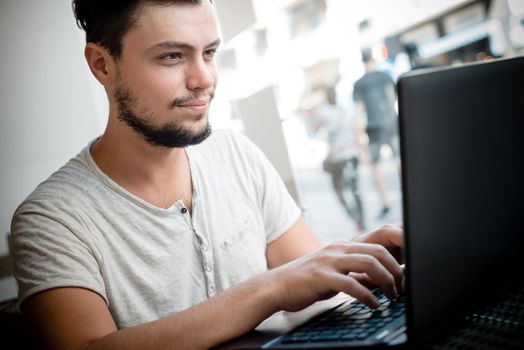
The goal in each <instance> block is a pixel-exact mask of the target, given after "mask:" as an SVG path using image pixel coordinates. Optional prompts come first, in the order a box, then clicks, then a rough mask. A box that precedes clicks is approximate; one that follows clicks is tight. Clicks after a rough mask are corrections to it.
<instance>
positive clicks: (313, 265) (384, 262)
mask: <svg viewBox="0 0 524 350" xmlns="http://www.w3.org/2000/svg"><path fill="white" fill-rule="evenodd" d="M359 240H360V241H359ZM401 243H402V230H401V229H400V228H398V227H393V226H391V227H390V226H387V227H382V228H381V229H378V230H376V231H373V232H370V233H368V234H365V235H362V236H359V238H358V239H355V240H354V241H350V242H337V243H333V244H330V245H328V246H326V247H324V248H322V249H320V250H318V251H316V252H314V253H312V254H310V255H306V256H304V257H302V258H299V259H296V260H294V261H291V262H290V263H288V264H285V265H282V266H280V267H278V268H275V269H273V270H270V271H269V272H268V277H270V278H271V279H272V281H271V282H270V283H275V284H274V285H275V287H276V288H277V291H276V292H275V294H274V297H275V298H276V299H275V300H276V304H277V306H278V309H280V310H286V311H297V310H301V309H303V308H305V307H306V306H309V305H311V304H312V303H314V302H315V301H317V300H322V299H327V298H330V297H332V296H334V295H335V294H337V293H338V292H344V293H346V294H349V295H351V296H354V297H355V298H356V299H358V300H360V301H361V302H363V303H364V304H366V305H368V306H369V307H372V308H377V307H378V306H379V302H378V300H377V299H376V297H375V296H374V295H373V293H372V292H371V291H370V290H369V289H368V288H367V287H366V283H369V284H373V285H376V286H378V287H379V288H380V289H381V290H382V291H383V292H384V293H385V294H386V295H387V296H388V297H389V298H391V299H394V298H396V297H397V294H398V292H397V286H401V285H402V283H403V274H402V268H401V267H400V265H399V263H398V262H397V260H396V259H395V258H394V257H393V255H391V253H390V252H389V251H388V249H386V247H388V248H394V247H397V248H398V247H400V246H401Z"/></svg>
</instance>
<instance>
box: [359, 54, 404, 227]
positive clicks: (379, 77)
mask: <svg viewBox="0 0 524 350" xmlns="http://www.w3.org/2000/svg"><path fill="white" fill-rule="evenodd" d="M362 61H363V62H364V65H365V73H364V75H363V76H362V77H361V78H360V79H358V80H357V81H356V82H355V84H354V87H353V99H354V100H355V104H356V111H357V117H358V118H359V120H361V121H363V120H365V122H361V123H362V124H363V125H365V131H366V134H367V140H366V138H365V137H359V139H361V140H362V139H364V140H366V141H367V143H368V148H369V154H370V156H371V171H372V173H373V178H374V179H375V184H376V186H377V190H378V193H379V196H380V200H381V202H382V209H381V210H380V213H379V215H378V219H379V220H381V219H383V218H385V217H386V216H387V215H388V213H389V211H390V203H389V199H388V196H387V193H386V186H385V184H384V178H383V176H382V173H381V170H380V167H379V160H380V149H381V148H382V145H389V146H390V148H391V150H392V152H393V155H394V156H398V153H399V147H398V134H397V121H396V111H395V100H396V85H395V82H394V81H393V79H392V78H391V77H390V76H389V74H387V73H385V72H381V71H379V70H377V69H376V68H375V61H374V59H373V56H372V54H371V50H369V49H364V50H362ZM361 129H364V128H361ZM397 166H398V167H399V168H400V166H399V165H398V164H397Z"/></svg>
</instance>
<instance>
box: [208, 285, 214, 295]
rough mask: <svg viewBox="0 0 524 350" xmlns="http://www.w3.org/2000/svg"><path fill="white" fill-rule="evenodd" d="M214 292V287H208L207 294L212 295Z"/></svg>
mask: <svg viewBox="0 0 524 350" xmlns="http://www.w3.org/2000/svg"><path fill="white" fill-rule="evenodd" d="M214 292H215V287H213V286H211V287H209V294H211V293H214Z"/></svg>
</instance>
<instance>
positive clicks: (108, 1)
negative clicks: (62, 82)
mask: <svg viewBox="0 0 524 350" xmlns="http://www.w3.org/2000/svg"><path fill="white" fill-rule="evenodd" d="M146 2H151V3H157V4H175V3H190V4H194V5H200V4H201V3H202V0H73V2H72V6H73V12H74V14H75V18H76V24H77V25H78V27H79V28H81V29H83V30H84V31H85V32H86V42H93V43H96V44H99V45H101V46H103V47H105V48H106V49H108V50H109V53H110V54H111V55H112V56H113V57H115V58H119V57H120V55H121V53H122V38H123V37H124V35H125V34H126V33H127V32H128V31H129V29H130V28H131V27H132V26H133V24H135V22H136V20H137V18H136V12H137V9H138V8H139V6H140V5H141V4H143V3H146Z"/></svg>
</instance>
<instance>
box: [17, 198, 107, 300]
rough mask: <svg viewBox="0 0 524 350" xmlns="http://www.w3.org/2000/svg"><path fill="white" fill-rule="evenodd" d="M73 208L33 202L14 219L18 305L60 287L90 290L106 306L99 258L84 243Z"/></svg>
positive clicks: (52, 203) (50, 201)
mask: <svg viewBox="0 0 524 350" xmlns="http://www.w3.org/2000/svg"><path fill="white" fill-rule="evenodd" d="M72 207H73V206H71V205H69V206H68V205H65V204H59V203H58V202H57V201H55V200H52V199H40V200H38V199H37V200H30V201H28V202H25V203H24V204H23V205H22V206H21V207H20V208H19V209H18V210H17V211H16V213H15V215H14V216H13V220H12V224H11V239H12V241H11V251H12V256H13V273H14V276H15V278H16V280H17V283H18V287H19V298H18V299H19V305H20V304H21V303H23V302H24V300H25V299H27V298H28V297H30V296H31V295H34V294H36V293H39V292H42V291H45V290H48V289H52V288H58V287H80V288H86V289H90V290H92V291H94V292H96V293H98V294H99V295H101V296H102V298H104V300H105V301H106V303H107V297H106V294H105V288H104V283H103V280H102V276H101V274H100V268H99V264H98V259H100V257H99V256H97V254H96V253H94V251H93V245H92V244H91V243H90V242H87V241H86V240H85V236H86V229H85V228H84V227H83V226H82V224H81V220H80V219H79V218H78V216H77V214H76V213H75V212H74V211H73V209H72Z"/></svg>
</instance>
